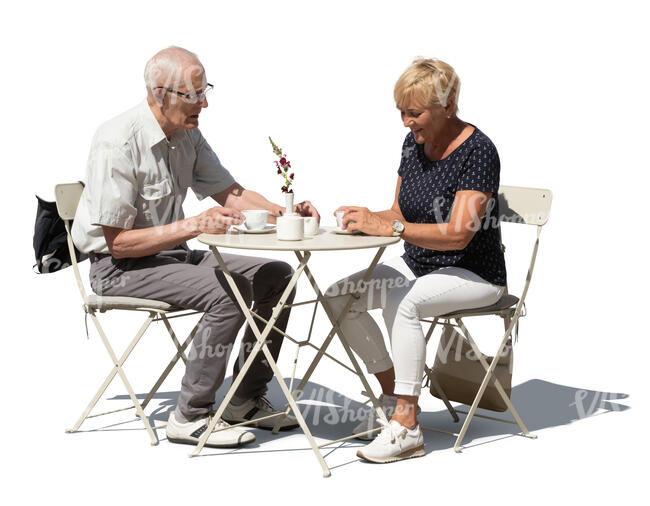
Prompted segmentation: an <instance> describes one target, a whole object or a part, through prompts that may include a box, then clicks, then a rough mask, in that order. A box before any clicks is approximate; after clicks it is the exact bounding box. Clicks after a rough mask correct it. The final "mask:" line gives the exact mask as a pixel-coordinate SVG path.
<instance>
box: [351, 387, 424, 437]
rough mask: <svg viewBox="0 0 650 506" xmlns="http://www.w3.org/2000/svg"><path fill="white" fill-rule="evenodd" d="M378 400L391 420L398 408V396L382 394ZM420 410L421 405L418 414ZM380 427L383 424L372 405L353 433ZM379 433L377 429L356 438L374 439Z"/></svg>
mask: <svg viewBox="0 0 650 506" xmlns="http://www.w3.org/2000/svg"><path fill="white" fill-rule="evenodd" d="M377 400H378V401H379V403H380V404H381V407H382V409H383V410H384V414H385V415H386V418H387V419H388V420H390V419H391V418H392V417H393V415H394V414H395V409H396V408H397V397H396V396H394V395H387V394H381V395H380V396H379V398H378V399H377ZM420 411H421V410H420V406H418V408H417V413H416V416H417V415H419V414H420ZM379 428H381V425H380V424H379V416H378V415H377V412H376V411H375V409H374V408H373V407H372V406H370V410H369V411H368V414H367V415H366V417H365V418H364V419H363V420H361V421H360V422H359V423H358V424H357V426H356V427H355V428H354V429H353V430H352V434H359V433H361V432H366V431H369V430H373V429H379ZM377 434H379V431H378V430H375V431H374V432H370V433H368V434H364V435H362V436H357V438H356V439H361V440H363V441H372V440H373V439H375V438H376V437H377Z"/></svg>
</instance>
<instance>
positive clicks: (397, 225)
mask: <svg viewBox="0 0 650 506" xmlns="http://www.w3.org/2000/svg"><path fill="white" fill-rule="evenodd" d="M393 230H394V231H395V232H397V233H398V234H401V233H402V232H403V231H404V223H402V222H401V221H399V220H395V221H394V222H393Z"/></svg>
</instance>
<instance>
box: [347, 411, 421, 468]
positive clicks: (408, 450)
mask: <svg viewBox="0 0 650 506" xmlns="http://www.w3.org/2000/svg"><path fill="white" fill-rule="evenodd" d="M379 423H380V424H381V425H383V426H384V428H383V429H382V431H381V432H380V433H379V435H378V436H377V437H376V438H375V440H374V441H373V442H372V443H369V444H368V445H366V446H365V447H364V448H362V449H361V450H358V451H357V457H360V458H362V459H364V460H367V461H368V462H375V463H378V464H386V463H388V462H395V461H397V460H403V459H410V458H413V457H422V456H424V438H423V437H422V429H421V428H420V425H419V424H418V425H417V426H416V427H415V429H407V428H406V427H404V426H403V425H402V424H401V423H399V422H397V421H395V420H391V421H390V422H388V423H385V422H382V421H381V420H380V421H379Z"/></svg>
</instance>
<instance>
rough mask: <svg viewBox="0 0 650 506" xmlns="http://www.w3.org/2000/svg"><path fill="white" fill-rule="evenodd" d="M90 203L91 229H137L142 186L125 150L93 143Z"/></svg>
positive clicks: (88, 199)
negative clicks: (102, 226)
mask: <svg viewBox="0 0 650 506" xmlns="http://www.w3.org/2000/svg"><path fill="white" fill-rule="evenodd" d="M87 180H88V184H87V185H86V188H85V189H84V193H85V192H88V195H87V197H86V201H87V202H88V208H89V209H88V211H89V214H90V224H91V225H105V226H108V227H117V228H125V229H130V228H133V223H134V221H135V216H136V214H137V209H136V207H135V200H136V197H137V192H138V185H137V181H136V177H135V169H134V167H133V163H132V161H131V158H130V156H129V155H127V153H126V152H125V150H124V148H123V147H122V146H115V145H111V144H110V143H106V142H93V145H92V148H91V150H90V156H89V159H88V173H87Z"/></svg>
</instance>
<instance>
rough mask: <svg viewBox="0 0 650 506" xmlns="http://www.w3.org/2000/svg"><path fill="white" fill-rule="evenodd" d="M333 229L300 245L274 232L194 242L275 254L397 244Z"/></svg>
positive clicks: (231, 234)
mask: <svg viewBox="0 0 650 506" xmlns="http://www.w3.org/2000/svg"><path fill="white" fill-rule="evenodd" d="M334 230H335V227H321V228H320V229H319V230H318V235H315V236H313V237H305V238H304V239H302V240H300V241H281V240H280V239H278V236H277V234H276V233H275V230H271V231H270V232H267V233H263V234H260V233H257V234H254V233H248V232H241V231H238V230H237V229H234V227H231V231H230V232H228V233H225V234H201V235H199V236H198V237H197V239H198V240H199V241H200V242H202V243H203V244H206V245H208V246H216V247H218V248H235V249H257V250H275V251H335V250H348V249H364V248H380V247H385V246H390V245H391V244H395V243H396V242H399V240H400V238H399V237H378V236H374V235H364V234H337V233H336V232H334Z"/></svg>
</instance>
